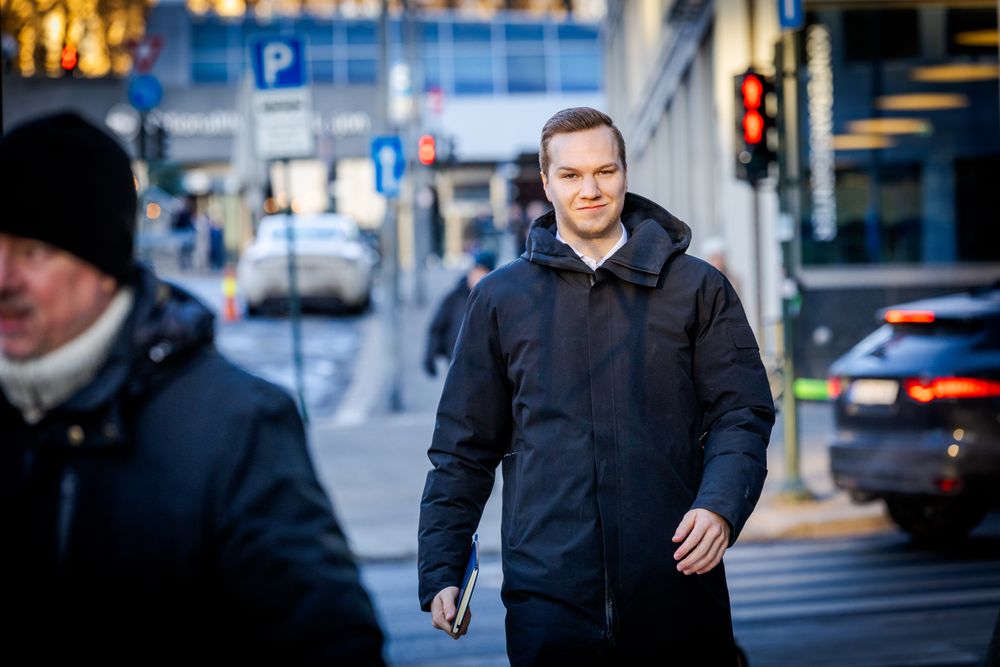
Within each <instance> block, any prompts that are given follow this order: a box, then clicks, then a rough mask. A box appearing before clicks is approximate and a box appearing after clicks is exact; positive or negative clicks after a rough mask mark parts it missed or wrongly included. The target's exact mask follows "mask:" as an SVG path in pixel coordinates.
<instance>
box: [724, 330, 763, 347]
mask: <svg viewBox="0 0 1000 667" xmlns="http://www.w3.org/2000/svg"><path fill="white" fill-rule="evenodd" d="M729 337H730V338H731V339H732V341H733V345H734V346H735V347H737V348H738V349H741V350H746V349H757V339H756V338H755V337H754V335H753V329H751V328H750V327H749V326H748V325H746V324H734V325H732V326H730V327H729Z"/></svg>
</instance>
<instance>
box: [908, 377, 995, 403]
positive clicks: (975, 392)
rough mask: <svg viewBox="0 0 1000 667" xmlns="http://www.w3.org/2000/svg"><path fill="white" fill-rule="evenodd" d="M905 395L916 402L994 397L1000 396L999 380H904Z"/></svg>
mask: <svg viewBox="0 0 1000 667" xmlns="http://www.w3.org/2000/svg"><path fill="white" fill-rule="evenodd" d="M903 389H904V390H905V391H906V395H907V396H909V397H910V398H912V399H913V400H915V401H917V402H918V403H930V402H931V401H933V400H934V399H936V398H994V397H1000V382H997V381H995V380H983V379H981V378H934V379H933V380H906V381H904V382H903Z"/></svg>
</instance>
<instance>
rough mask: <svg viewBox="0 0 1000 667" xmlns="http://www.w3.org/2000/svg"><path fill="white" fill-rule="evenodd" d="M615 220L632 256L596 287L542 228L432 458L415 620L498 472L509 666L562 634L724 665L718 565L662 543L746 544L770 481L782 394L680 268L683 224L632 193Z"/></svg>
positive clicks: (551, 223) (470, 320) (739, 333)
mask: <svg viewBox="0 0 1000 667" xmlns="http://www.w3.org/2000/svg"><path fill="white" fill-rule="evenodd" d="M622 221H623V223H624V224H625V227H626V228H627V230H628V233H629V239H628V242H627V243H626V244H625V245H624V246H623V247H622V248H621V249H620V250H618V252H617V253H615V254H614V255H613V256H612V257H610V258H609V259H608V260H607V261H606V262H605V263H604V265H603V266H602V267H600V268H598V269H597V271H596V272H594V271H591V270H590V269H589V268H588V267H587V266H586V265H585V264H584V263H583V262H582V261H581V260H580V259H579V258H578V257H577V256H576V254H575V253H574V252H573V250H572V249H571V248H570V247H569V246H567V245H565V244H563V243H560V242H558V241H556V239H555V218H554V214H553V213H551V212H550V213H548V214H547V215H545V216H543V217H541V218H539V219H538V220H537V221H535V223H534V224H533V226H532V230H531V234H530V236H529V239H528V247H527V250H526V252H525V253H524V255H522V256H521V257H520V258H519V259H518V260H516V261H514V262H513V263H511V264H508V265H507V266H505V267H503V268H501V269H499V270H497V271H496V272H494V273H492V274H490V275H489V276H487V277H486V278H484V279H483V280H482V281H481V282H480V283H479V284H478V285H477V286H476V288H475V289H474V290H473V292H472V295H471V297H470V299H469V306H468V311H467V313H466V317H465V321H464V323H463V328H462V333H461V334H460V336H459V341H458V344H457V347H456V350H455V359H454V360H453V362H452V366H451V369H450V371H449V373H448V378H447V381H446V383H445V388H444V394H443V396H442V398H441V403H440V406H439V408H438V415H437V423H436V427H435V432H434V437H433V442H432V444H431V447H430V451H429V454H428V455H429V458H430V460H431V463H432V464H433V469H432V470H431V471H430V472H429V473H428V476H427V482H426V486H425V488H424V496H423V502H422V506H421V515H420V537H419V574H420V603H421V605H422V607H423V608H424V609H425V610H426V609H428V608H429V604H430V602H431V600H432V599H433V597H434V595H435V594H436V593H437V592H438V591H440V590H441V589H443V588H445V587H446V586H454V585H457V582H458V581H459V579H460V578H461V574H462V565H463V559H464V555H465V552H466V548H467V544H468V541H469V538H470V536H471V535H472V533H473V531H474V530H475V529H476V526H477V524H478V522H479V519H480V516H481V513H482V509H483V506H484V504H485V502H486V499H487V497H488V496H489V493H490V488H491V486H492V484H493V480H494V470H495V468H496V466H497V465H498V464H500V463H501V462H502V465H503V479H504V485H503V516H502V532H503V572H504V581H503V592H502V594H503V599H504V603H505V605H506V606H507V610H508V637H507V641H508V651H509V652H511V654H512V657H513V655H514V654H515V653H517V652H518V650H519V646H518V642H520V641H522V639H521V638H522V637H528V636H529V635H530V634H531V633H532V632H533V631H534V630H533V628H534V629H537V628H538V627H539V625H541V626H543V627H544V626H545V625H546V623H552V624H553V625H552V627H549V628H548V629H547V632H548V633H550V634H551V633H560V632H563V631H564V629H565V628H568V627H570V626H573V627H574V628H575V629H574V632H582V633H583V634H587V633H589V635H590V636H596V637H600V638H602V641H604V642H605V643H606V644H608V645H610V644H612V643H613V644H614V645H616V646H617V647H619V650H622V651H632V652H634V653H635V654H636V655H643V654H645V655H658V656H660V657H661V658H662V656H664V655H670V656H673V657H678V656H680V655H681V653H682V651H683V650H685V649H684V647H691V646H694V645H697V644H699V643H701V642H703V643H704V644H706V645H707V648H708V650H709V653H708V654H706V655H708V658H707V660H703V661H702V662H700V663H698V664H707V665H710V664H716V663H715V662H713V658H712V657H711V656H712V653H711V651H712V650H716V651H717V653H716V654H715V655H716V656H719V655H724V656H727V657H725V658H723V659H720V662H719V663H718V664H725V662H726V660H728V659H729V658H728V656H730V655H731V653H730V651H731V649H732V644H731V642H732V628H731V621H730V611H729V599H728V592H727V589H726V583H725V575H724V572H723V568H722V567H721V566H720V567H718V568H716V569H715V570H713V571H712V572H710V573H708V574H705V575H701V576H697V575H692V576H684V575H682V574H680V573H679V572H677V570H676V562H675V561H674V559H673V557H672V554H673V552H674V550H675V549H676V547H677V545H676V544H674V543H672V542H671V537H672V536H673V533H674V530H675V528H676V527H677V525H678V524H679V522H680V520H681V517H682V516H683V515H684V514H685V513H686V512H687V511H688V510H690V509H691V508H697V507H701V508H706V509H709V510H712V511H713V512H716V513H718V514H720V515H721V516H723V517H724V518H725V519H726V520H727V521H728V522H729V524H730V526H731V527H732V529H733V532H732V535H733V539H734V540H735V538H736V536H737V535H738V533H739V531H740V529H741V528H742V527H743V524H744V522H745V521H746V520H747V517H748V516H749V515H750V512H751V511H752V510H753V508H754V505H755V504H756V502H757V499H758V498H759V495H760V492H761V487H762V486H763V483H764V476H765V474H766V467H765V466H766V458H765V453H766V452H765V450H766V446H767V442H768V438H769V436H770V431H771V426H772V424H773V421H774V408H773V404H772V401H771V395H770V391H769V389H768V383H767V380H766V376H765V373H764V369H763V367H762V364H761V361H760V355H759V352H758V349H757V344H756V342H755V340H754V336H753V332H752V330H751V329H750V327H749V326H748V324H747V321H746V317H745V316H744V313H743V309H742V307H741V306H740V303H739V299H738V298H737V296H736V293H735V292H734V291H733V289H732V287H731V285H730V284H729V283H728V282H727V281H726V279H725V278H724V277H723V276H722V274H721V273H719V272H718V271H716V270H715V269H714V268H712V267H711V266H710V265H708V264H707V263H705V262H703V261H701V260H699V259H696V258H693V257H690V256H688V255H686V254H684V251H685V249H686V248H687V246H688V243H689V241H690V229H689V228H688V226H687V225H685V224H684V223H683V222H681V221H679V220H677V219H676V218H674V217H673V216H672V215H670V214H669V213H668V212H666V211H665V210H663V209H662V208H660V207H659V206H657V205H656V204H654V203H652V202H650V201H648V200H645V199H643V198H641V197H638V196H635V195H632V194H629V195H627V197H626V201H625V208H624V211H623V213H622ZM547 619H556V620H554V621H552V620H547ZM567 619H569V620H567ZM581 626H583V630H582V631H581V629H580V627H581ZM540 632H543V634H544V632H546V631H540ZM512 635H513V636H512ZM524 641H529V640H528V639H525V640H524ZM677 664H683V663H680V662H679V663H677Z"/></svg>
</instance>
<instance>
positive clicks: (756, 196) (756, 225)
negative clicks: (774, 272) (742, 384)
mask: <svg viewBox="0 0 1000 667" xmlns="http://www.w3.org/2000/svg"><path fill="white" fill-rule="evenodd" d="M750 189H751V190H752V192H753V218H752V222H751V226H752V227H753V270H754V276H753V284H754V288H753V300H754V313H753V315H754V320H755V321H756V322H757V344H758V346H759V347H760V353H761V355H762V356H766V353H767V350H766V348H765V345H764V341H765V339H766V338H767V337H766V336H765V335H764V285H763V281H764V268H763V264H764V259H763V257H761V249H760V245H761V244H760V182H759V181H757V180H756V179H755V180H752V181H750Z"/></svg>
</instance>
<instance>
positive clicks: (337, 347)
mask: <svg viewBox="0 0 1000 667" xmlns="http://www.w3.org/2000/svg"><path fill="white" fill-rule="evenodd" d="M166 278H167V279H169V280H171V281H172V282H175V283H177V284H178V285H180V286H181V287H183V288H184V289H186V290H188V291H189V292H191V293H193V294H194V295H195V296H197V297H199V298H200V299H201V300H202V301H203V302H204V303H205V304H206V305H208V306H209V307H211V308H213V309H214V310H215V312H216V313H218V312H220V311H221V306H222V286H221V280H222V278H221V276H218V275H203V274H184V273H174V274H168V275H167V276H166ZM371 316H372V314H371V313H370V312H369V313H364V314H362V315H313V314H310V315H307V316H305V317H303V318H302V320H301V354H302V378H303V383H302V384H303V388H304V389H303V393H304V395H305V402H306V407H307V410H308V413H309V417H310V418H311V419H322V418H324V417H329V416H331V415H333V414H334V412H335V411H336V409H337V407H338V406H339V405H340V400H341V398H342V397H343V395H344V392H345V391H346V390H347V388H348V387H349V386H350V383H351V381H352V379H353V376H354V373H355V371H356V364H355V361H356V359H357V356H358V352H359V350H360V347H361V330H362V328H363V323H364V321H365V319H366V318H368V317H371ZM216 344H217V345H218V347H219V349H220V350H221V351H222V353H223V354H225V355H226V356H227V357H228V358H229V359H231V360H232V361H233V362H235V363H236V364H238V365H240V366H241V367H243V368H244V369H246V370H248V371H250V372H251V373H254V374H255V375H259V376H261V377H263V378H264V379H266V380H270V381H271V382H274V383H275V384H277V385H279V386H281V387H284V388H285V389H287V390H288V391H289V392H290V393H291V394H292V395H293V396H296V395H297V388H296V387H297V385H296V379H295V378H296V374H295V363H294V355H293V348H292V327H291V322H290V320H289V319H288V318H287V317H253V318H247V317H241V318H240V319H238V320H236V321H234V322H225V321H223V320H222V319H221V318H220V319H219V320H217V323H216Z"/></svg>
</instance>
